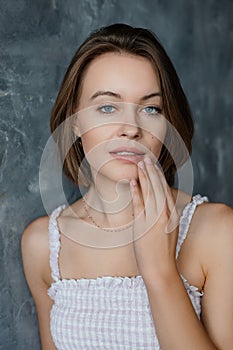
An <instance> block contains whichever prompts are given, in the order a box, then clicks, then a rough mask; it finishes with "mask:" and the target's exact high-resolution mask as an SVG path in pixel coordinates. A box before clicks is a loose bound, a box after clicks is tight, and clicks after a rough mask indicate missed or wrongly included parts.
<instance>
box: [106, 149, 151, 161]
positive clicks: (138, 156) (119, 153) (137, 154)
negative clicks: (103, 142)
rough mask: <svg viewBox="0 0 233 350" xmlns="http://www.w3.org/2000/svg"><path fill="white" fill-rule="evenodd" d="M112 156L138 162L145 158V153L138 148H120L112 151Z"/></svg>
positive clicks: (121, 159)
mask: <svg viewBox="0 0 233 350" xmlns="http://www.w3.org/2000/svg"><path fill="white" fill-rule="evenodd" d="M110 154H111V156H112V157H113V158H115V159H117V160H119V161H121V162H124V163H134V164H135V163H138V162H140V160H143V158H144V155H145V153H143V152H141V151H140V150H138V149H136V148H118V149H116V150H114V151H111V152H110Z"/></svg>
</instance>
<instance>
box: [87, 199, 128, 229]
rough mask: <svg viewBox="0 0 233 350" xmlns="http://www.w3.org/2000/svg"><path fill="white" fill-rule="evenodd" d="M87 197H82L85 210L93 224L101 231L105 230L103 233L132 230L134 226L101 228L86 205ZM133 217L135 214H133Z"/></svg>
mask: <svg viewBox="0 0 233 350" xmlns="http://www.w3.org/2000/svg"><path fill="white" fill-rule="evenodd" d="M84 197H85V196H83V197H82V203H83V208H84V209H85V211H86V213H87V216H88V218H89V219H90V220H91V221H92V223H93V224H94V225H95V226H96V227H98V228H99V229H101V230H103V231H107V232H117V231H124V230H127V228H130V227H132V226H133V225H132V224H129V225H127V226H124V227H121V228H105V227H102V226H100V225H99V224H97V222H96V221H95V220H94V218H93V216H91V214H90V213H89V210H88V207H87V205H86V201H85V199H84ZM132 216H133V214H132Z"/></svg>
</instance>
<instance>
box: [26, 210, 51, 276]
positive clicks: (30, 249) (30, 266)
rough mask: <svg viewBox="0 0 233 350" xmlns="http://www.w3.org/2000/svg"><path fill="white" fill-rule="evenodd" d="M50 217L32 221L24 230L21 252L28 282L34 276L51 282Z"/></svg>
mask: <svg viewBox="0 0 233 350" xmlns="http://www.w3.org/2000/svg"><path fill="white" fill-rule="evenodd" d="M48 225H49V217H48V216H43V217H39V218H37V219H36V220H34V221H32V222H31V223H30V224H29V225H28V226H27V227H26V229H25V230H24V232H23V235H22V239H21V250H22V258H23V265H24V272H25V275H26V278H27V280H30V279H31V278H33V276H32V272H33V275H37V276H40V277H41V278H42V279H45V280H46V282H47V283H49V282H50V273H49V230H48Z"/></svg>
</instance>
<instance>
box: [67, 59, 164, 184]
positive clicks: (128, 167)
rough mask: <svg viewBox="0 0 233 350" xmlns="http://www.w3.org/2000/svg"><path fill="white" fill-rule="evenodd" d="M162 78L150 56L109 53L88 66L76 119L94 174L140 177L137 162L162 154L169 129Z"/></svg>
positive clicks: (125, 178) (114, 179)
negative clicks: (163, 102)
mask: <svg viewBox="0 0 233 350" xmlns="http://www.w3.org/2000/svg"><path fill="white" fill-rule="evenodd" d="M161 111H162V98H161V91H160V85H159V81H158V78H157V76H156V73H155V71H154V68H153V66H152V64H151V63H150V61H149V60H147V59H146V58H143V57H140V56H133V55H127V54H118V53H106V54H103V55H101V56H99V57H97V58H96V59H95V60H94V61H93V62H92V63H91V64H90V65H89V67H88V68H87V70H86V72H85V74H84V77H83V81H82V89H81V95H80V100H79V106H78V113H77V118H76V123H75V125H76V126H75V128H74V130H75V133H76V135H78V136H81V138H82V144H83V148H84V153H85V155H86V158H87V160H88V162H89V164H90V166H91V169H92V173H93V175H94V174H95V175H96V174H97V173H98V175H100V174H101V175H102V176H106V177H108V178H109V179H111V180H113V181H117V182H118V181H123V180H127V181H128V180H130V179H132V178H137V165H136V164H137V163H138V162H139V161H140V160H142V159H143V157H144V156H145V155H146V154H147V155H150V156H151V157H152V158H154V161H156V160H157V159H158V158H159V155H160V152H161V148H162V144H163V140H164V138H165V134H166V128H167V124H166V119H165V118H164V117H163V116H162V113H161Z"/></svg>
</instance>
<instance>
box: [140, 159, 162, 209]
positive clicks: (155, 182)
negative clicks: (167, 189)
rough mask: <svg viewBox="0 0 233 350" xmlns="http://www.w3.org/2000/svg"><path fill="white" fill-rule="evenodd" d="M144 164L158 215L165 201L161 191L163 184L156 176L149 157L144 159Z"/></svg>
mask: <svg viewBox="0 0 233 350" xmlns="http://www.w3.org/2000/svg"><path fill="white" fill-rule="evenodd" d="M145 164H146V169H147V173H148V177H149V179H150V182H151V184H152V191H153V193H154V197H155V203H156V207H157V211H158V212H159V213H162V211H163V209H164V205H165V199H166V197H165V194H164V189H163V183H162V181H161V178H160V176H159V174H158V171H157V169H156V167H155V165H154V163H152V160H151V159H150V158H149V157H145Z"/></svg>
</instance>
